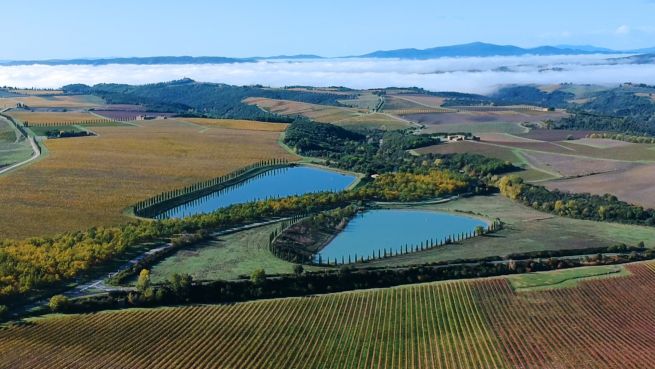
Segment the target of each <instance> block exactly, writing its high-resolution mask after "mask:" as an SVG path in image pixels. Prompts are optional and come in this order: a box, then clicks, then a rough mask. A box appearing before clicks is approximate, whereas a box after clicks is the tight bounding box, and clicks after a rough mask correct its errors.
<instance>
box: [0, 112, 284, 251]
mask: <svg viewBox="0 0 655 369" xmlns="http://www.w3.org/2000/svg"><path fill="white" fill-rule="evenodd" d="M94 130H95V131H96V132H97V133H98V134H99V136H95V137H80V138H66V139H57V140H48V141H46V146H47V148H48V150H49V154H48V155H47V156H46V157H45V158H44V159H43V160H40V161H38V162H37V163H35V164H32V165H29V166H27V167H25V168H23V169H20V170H18V171H16V172H13V173H11V174H10V175H5V176H0V188H1V189H2V191H0V204H1V205H0V208H1V209H2V211H0V238H5V237H10V238H22V237H28V236H35V235H48V234H54V233H58V232H62V231H67V230H78V229H87V228H90V227H92V226H101V225H111V224H118V223H122V222H125V221H127V220H128V218H127V217H126V216H124V215H123V214H122V211H123V210H124V209H125V208H126V207H128V206H130V205H131V204H133V203H134V202H136V201H138V200H141V199H144V198H147V197H149V196H152V195H155V194H157V193H159V192H162V191H165V190H171V189H175V188H179V187H183V186H186V185H189V184H191V183H194V182H197V181H200V180H206V179H209V178H213V177H216V176H219V175H222V174H225V173H227V172H230V171H232V170H234V169H237V168H239V167H242V166H244V165H247V164H250V163H253V162H256V161H259V160H263V159H268V158H288V159H294V157H292V156H291V155H290V154H288V153H287V152H286V151H284V150H283V149H282V148H281V147H280V146H278V144H277V140H278V138H279V133H277V132H266V131H253V130H237V129H225V128H218V127H217V128H212V129H210V130H204V129H202V128H199V127H197V126H193V125H189V124H185V123H182V122H176V121H174V120H164V121H150V122H147V123H145V122H144V124H143V126H141V127H97V128H94Z"/></svg>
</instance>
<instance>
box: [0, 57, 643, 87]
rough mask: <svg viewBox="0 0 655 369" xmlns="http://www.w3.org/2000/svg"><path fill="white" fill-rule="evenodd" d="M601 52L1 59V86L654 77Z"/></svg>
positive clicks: (469, 83) (448, 83)
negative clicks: (14, 62)
mask: <svg viewBox="0 0 655 369" xmlns="http://www.w3.org/2000/svg"><path fill="white" fill-rule="evenodd" d="M612 57H613V56H608V55H576V56H520V57H475V58H471V57H462V58H440V59H431V60H398V59H322V60H293V61H283V60H275V61H259V62H253V63H235V64H188V65H136V64H128V65H119V64H107V65H99V66H89V65H56V66H47V65H38V64H37V65H20V66H0V85H6V86H12V87H25V88H29V87H37V88H58V87H61V86H63V85H66V84H71V83H85V84H89V85H93V84H96V83H128V84H144V83H153V82H163V81H170V80H175V79H180V78H184V77H188V78H192V79H194V80H197V81H202V82H220V83H227V84H233V85H251V84H262V85H266V86H272V87H281V86H289V85H311V86H345V87H351V88H378V87H392V86H397V87H409V86H416V87H422V88H425V89H428V90H433V91H461V92H472V93H488V92H491V91H493V90H494V89H496V88H497V87H498V86H501V85H507V84H529V83H538V84H550V83H563V82H571V83H578V84H585V83H589V84H618V83H622V82H635V83H648V84H655V65H654V64H627V63H623V64H622V63H617V62H616V60H611V58H612Z"/></svg>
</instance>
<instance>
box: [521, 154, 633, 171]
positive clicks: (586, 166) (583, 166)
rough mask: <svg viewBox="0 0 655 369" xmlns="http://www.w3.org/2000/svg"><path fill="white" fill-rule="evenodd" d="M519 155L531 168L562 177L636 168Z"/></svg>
mask: <svg viewBox="0 0 655 369" xmlns="http://www.w3.org/2000/svg"><path fill="white" fill-rule="evenodd" d="M521 155H522V156H523V157H524V158H525V159H526V160H527V161H528V163H529V164H530V165H531V166H533V167H535V168H539V169H542V170H545V171H549V172H556V173H558V174H559V175H560V176H562V177H577V176H588V175H591V174H597V173H607V172H614V171H623V170H627V169H630V168H633V167H635V166H636V164H634V163H630V162H625V161H616V160H603V159H590V158H586V157H571V156H567V155H558V154H550V153H543V152H536V151H527V150H526V151H522V153H521Z"/></svg>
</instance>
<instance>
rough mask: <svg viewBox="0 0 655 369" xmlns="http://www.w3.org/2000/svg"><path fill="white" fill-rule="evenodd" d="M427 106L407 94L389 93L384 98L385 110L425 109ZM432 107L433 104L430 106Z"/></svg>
mask: <svg viewBox="0 0 655 369" xmlns="http://www.w3.org/2000/svg"><path fill="white" fill-rule="evenodd" d="M426 107H427V106H425V105H424V104H421V103H418V102H416V101H414V100H412V99H409V98H407V97H405V95H387V96H386V97H385V99H384V110H385V111H387V110H405V109H425V108H426ZM430 107H432V106H430Z"/></svg>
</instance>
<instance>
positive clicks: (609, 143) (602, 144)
mask: <svg viewBox="0 0 655 369" xmlns="http://www.w3.org/2000/svg"><path fill="white" fill-rule="evenodd" d="M572 143H574V144H576V145H587V146H591V147H595V148H597V149H613V148H616V147H625V146H632V145H637V144H634V143H630V142H626V141H618V140H611V139H608V138H586V137H583V138H580V139H576V140H575V141H573V142H572Z"/></svg>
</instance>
